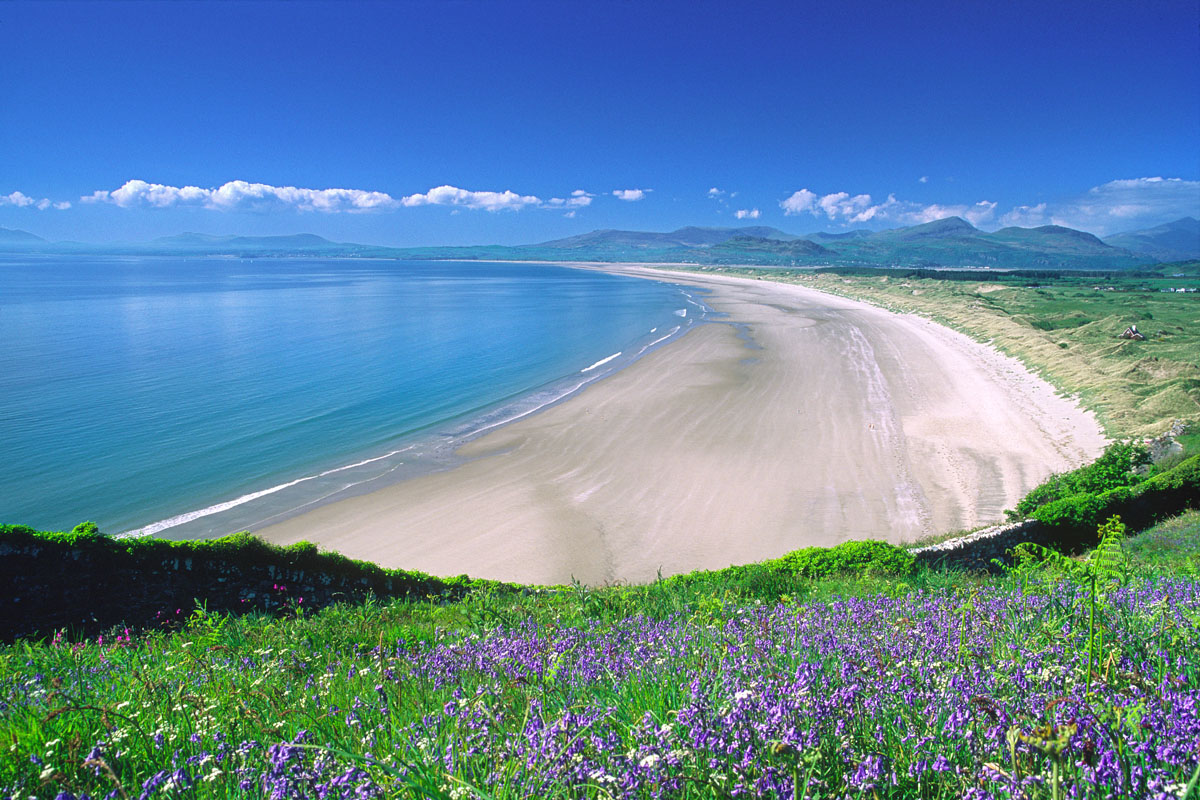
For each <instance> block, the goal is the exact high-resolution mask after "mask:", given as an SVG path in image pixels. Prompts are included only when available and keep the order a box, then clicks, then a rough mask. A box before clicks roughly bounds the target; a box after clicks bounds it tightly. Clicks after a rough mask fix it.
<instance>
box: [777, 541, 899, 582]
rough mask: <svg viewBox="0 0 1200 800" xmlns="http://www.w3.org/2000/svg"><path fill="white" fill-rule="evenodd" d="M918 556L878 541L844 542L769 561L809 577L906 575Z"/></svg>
mask: <svg viewBox="0 0 1200 800" xmlns="http://www.w3.org/2000/svg"><path fill="white" fill-rule="evenodd" d="M914 563H915V559H914V557H913V555H912V554H911V553H909V552H908V551H907V550H904V549H903V548H900V547H896V546H895V545H891V544H888V543H887V542H879V541H874V540H865V541H861V542H842V543H841V544H839V545H837V546H836V547H830V548H826V547H806V548H804V549H802V550H794V551H792V552H791V553H788V554H787V555H785V556H782V557H781V558H777V559H775V560H774V561H771V562H768V564H769V565H770V566H775V567H778V568H781V569H784V570H786V571H788V572H791V573H792V574H794V575H802V576H804V577H806V578H824V577H828V576H831V575H865V574H868V573H873V574H884V575H903V574H907V573H908V572H911V571H912V568H913V564H914Z"/></svg>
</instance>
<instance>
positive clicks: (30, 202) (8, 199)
mask: <svg viewBox="0 0 1200 800" xmlns="http://www.w3.org/2000/svg"><path fill="white" fill-rule="evenodd" d="M0 206H16V207H17V208H28V207H30V206H33V207H34V208H36V209H38V210H39V211H45V210H46V209H47V208H54V209H57V210H59V211H63V210H65V209H68V208H70V207H71V204H70V203H68V202H66V201H63V202H60V203H56V202H54V201H53V200H51V199H50V198H48V197H43V198H42V199H40V200H39V199H37V198H35V197H30V196H29V195H27V194H25V193H24V192H10V193H9V194H0Z"/></svg>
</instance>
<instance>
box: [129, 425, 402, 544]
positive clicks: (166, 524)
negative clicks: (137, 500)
mask: <svg viewBox="0 0 1200 800" xmlns="http://www.w3.org/2000/svg"><path fill="white" fill-rule="evenodd" d="M414 447H416V445H409V446H408V447H402V448H400V449H399V450H393V451H392V452H390V453H385V454H384V455H381V456H376V457H375V458H368V459H366V460H364V461H358V462H356V463H354V464H347V465H346V466H344V467H336V468H334V469H327V470H325V471H324V472H320V473H318V474H316V475H309V476H307V477H304V478H297V479H296V480H294V481H288V482H287V483H281V484H279V485H278V486H272V487H271V488H270V489H263V490H262V491H259V492H251V493H250V494H244V495H242V496H241V497H239V498H237V499H235V500H228V501H226V502H224V503H217V504H216V505H215V506H209V507H208V508H202V509H200V510H199V511H189V512H187V513H186V514H179V515H178V516H174V517H169V518H168V519H164V520H162V521H160V522H153V523H151V524H149V525H147V526H145V527H144V528H135V529H133V530H131V531H125V532H124V533H118V534H116V536H114V537H113V538H115V539H136V538H140V537H142V536H153V535H154V534H156V533H158V532H159V531H165V530H166V529H167V528H174V527H176V526H177V525H183V524H184V523H187V522H191V521H192V520H197V519H200V518H201V517H208V516H212V515H213V514H220V513H221V512H222V511H228V510H229V509H231V508H236V507H237V506H240V505H243V504H245V503H249V502H250V501H251V500H257V499H258V498H260V497H266V496H267V495H269V494H275V492H281V491H283V490H284V489H288V488H290V487H292V486H295V485H296V484H298V483H304V482H305V481H311V480H316V479H317V478H324V477H325V476H326V475H333V474H334V473H337V472H343V471H344V470H348V469H354V468H355V467H362V466H365V465H367V464H372V463H374V462H376V461H382V460H384V459H385V458H391V457H392V456H394V455H398V454H400V453H404V452H407V451H408V450H412V449H413V448H414ZM339 491H340V490H339Z"/></svg>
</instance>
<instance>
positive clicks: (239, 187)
mask: <svg viewBox="0 0 1200 800" xmlns="http://www.w3.org/2000/svg"><path fill="white" fill-rule="evenodd" d="M79 199H80V200H81V201H83V202H84V203H108V204H111V205H115V206H120V207H121V208H137V207H149V208H175V207H186V206H197V207H201V208H208V209H213V210H216V211H272V210H278V209H295V210H297V211H321V212H324V213H337V212H342V211H349V212H364V211H374V210H379V209H387V208H394V207H395V206H396V200H395V198H393V197H392V196H391V195H389V194H386V193H385V192H367V191H363V190H361V189H302V188H299V187H296V186H271V185H270V184H266V183H249V182H247V181H229V182H228V183H224V184H222V185H221V186H218V187H217V188H215V189H203V188H201V187H199V186H166V185H163V184H161V183H147V182H146V181H141V180H131V181H126V182H125V184H124V185H123V186H121V187H120V188H119V189H115V190H113V191H111V192H109V191H97V192H92V193H91V194H90V195H84V196H83V197H81V198H79Z"/></svg>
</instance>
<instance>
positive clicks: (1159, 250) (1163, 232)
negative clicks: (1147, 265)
mask: <svg viewBox="0 0 1200 800" xmlns="http://www.w3.org/2000/svg"><path fill="white" fill-rule="evenodd" d="M1104 242H1105V243H1106V244H1109V245H1112V246H1113V247H1123V248H1125V249H1126V250H1131V251H1133V252H1134V253H1138V254H1140V255H1144V256H1149V257H1150V258H1153V259H1156V260H1158V261H1186V260H1188V259H1193V258H1200V220H1197V219H1196V218H1195V217H1183V218H1182V219H1177V220H1175V221H1174V222H1168V223H1166V224H1165V225H1157V226H1155V227H1153V228H1146V229H1145V230H1140V231H1128V232H1126V233H1118V234H1116V235H1114V236H1109V237H1107V238H1106V239H1105V240H1104Z"/></svg>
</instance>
